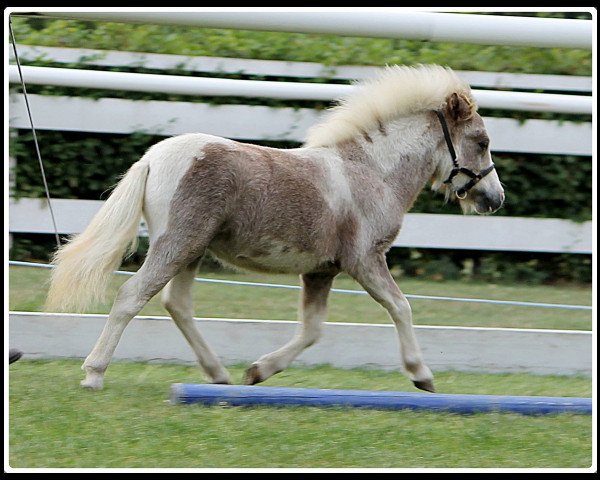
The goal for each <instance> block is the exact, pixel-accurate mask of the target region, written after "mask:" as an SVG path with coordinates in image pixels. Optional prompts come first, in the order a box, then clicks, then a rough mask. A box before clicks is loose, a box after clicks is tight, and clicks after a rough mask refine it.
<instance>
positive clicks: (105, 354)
mask: <svg viewBox="0 0 600 480" xmlns="http://www.w3.org/2000/svg"><path fill="white" fill-rule="evenodd" d="M198 250H200V251H203V249H198ZM197 257H198V254H197V253H195V252H190V251H189V250H184V249H180V248H177V244H176V243H175V239H174V238H172V237H168V236H164V237H161V238H159V239H158V241H157V242H156V243H155V244H154V245H151V247H150V249H149V250H148V255H147V257H146V260H145V261H144V263H143V265H142V266H141V267H140V269H139V270H138V271H137V272H136V273H135V274H134V275H133V276H132V277H131V278H129V279H128V280H127V281H126V282H125V283H124V284H123V285H122V286H121V288H120V289H119V292H118V294H117V297H116V299H115V301H114V303H113V306H112V308H111V310H110V314H109V315H108V320H107V321H106V324H105V326H104V329H103V330H102V333H101V334H100V338H98V341H97V342H96V345H95V346H94V348H93V349H92V352H91V353H90V354H89V355H88V357H87V358H86V359H85V361H84V363H83V365H82V369H83V370H85V372H86V378H85V380H83V381H82V382H81V385H82V386H83V387H86V388H94V389H100V388H102V386H103V382H104V372H105V370H106V368H107V367H108V364H109V363H110V360H111V358H112V356H113V353H114V351H115V349H116V348H117V344H118V343H119V340H120V338H121V335H122V334H123V331H124V330H125V327H126V326H127V324H128V323H129V321H130V320H131V319H132V318H133V317H134V316H135V315H137V313H138V312H139V311H140V310H141V309H142V308H143V307H144V305H146V303H148V301H149V300H150V299H151V298H152V297H154V295H156V294H157V293H158V292H159V291H160V290H161V289H162V288H163V287H164V286H165V285H166V284H167V282H168V281H169V280H171V279H172V278H173V277H174V276H175V275H176V274H177V273H178V272H179V270H180V269H181V268H182V266H185V265H188V264H189V263H190V262H191V260H192V259H194V258H197Z"/></svg>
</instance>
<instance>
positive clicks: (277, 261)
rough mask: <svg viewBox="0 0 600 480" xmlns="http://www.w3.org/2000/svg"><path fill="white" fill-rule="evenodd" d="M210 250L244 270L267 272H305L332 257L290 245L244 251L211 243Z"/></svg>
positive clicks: (223, 260)
mask: <svg viewBox="0 0 600 480" xmlns="http://www.w3.org/2000/svg"><path fill="white" fill-rule="evenodd" d="M209 250H210V252H211V253H212V254H213V255H215V256H216V257H217V258H218V259H219V260H221V261H222V262H224V263H226V264H229V265H233V266H235V267H238V268H241V269H245V270H255V271H259V272H268V273H296V274H301V273H307V272H312V271H315V270H318V269H319V267H321V266H322V265H324V264H327V263H328V262H330V261H331V260H332V259H329V258H322V257H320V256H319V255H316V254H314V253H312V252H303V251H299V250H295V249H293V248H291V247H283V248H280V249H275V250H272V251H268V252H265V251H252V250H250V251H246V250H237V251H236V250H232V249H228V248H223V246H221V245H211V246H210V247H209Z"/></svg>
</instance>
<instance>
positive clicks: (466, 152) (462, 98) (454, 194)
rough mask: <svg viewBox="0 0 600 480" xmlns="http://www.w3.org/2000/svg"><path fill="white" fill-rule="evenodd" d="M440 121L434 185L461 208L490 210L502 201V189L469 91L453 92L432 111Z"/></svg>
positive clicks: (488, 211)
mask: <svg viewBox="0 0 600 480" xmlns="http://www.w3.org/2000/svg"><path fill="white" fill-rule="evenodd" d="M435 116H436V117H437V118H435V119H434V120H433V121H434V122H437V123H438V124H439V131H440V132H441V135H440V141H439V144H438V148H437V150H436V157H437V158H439V164H438V168H437V170H436V173H435V176H434V182H433V188H434V189H435V190H440V191H442V192H443V193H445V195H446V199H447V200H449V199H457V200H458V201H459V203H460V205H461V208H462V209H463V212H465V213H469V212H476V213H479V214H489V213H493V212H495V211H496V210H498V209H499V208H500V207H501V206H502V203H503V202H504V190H503V188H502V185H501V183H500V179H499V178H498V173H497V172H496V169H495V168H494V164H493V162H492V156H491V153H490V138H489V136H488V133H487V131H486V128H485V125H484V123H483V119H482V118H481V116H480V115H479V114H478V113H477V106H476V104H475V102H474V100H473V98H472V97H471V95H470V93H466V92H458V93H456V92H455V93H452V94H451V95H449V96H448V97H447V100H446V103H445V105H444V106H443V107H442V108H441V109H440V110H437V111H436V112H435Z"/></svg>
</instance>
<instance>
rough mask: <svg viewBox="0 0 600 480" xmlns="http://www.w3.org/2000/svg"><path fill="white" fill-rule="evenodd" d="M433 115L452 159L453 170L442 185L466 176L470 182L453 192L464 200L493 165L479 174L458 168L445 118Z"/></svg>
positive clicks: (440, 113)
mask: <svg viewBox="0 0 600 480" xmlns="http://www.w3.org/2000/svg"><path fill="white" fill-rule="evenodd" d="M435 113H436V115H437V116H438V118H439V119H440V123H441V125H442V130H443V132H444V138H445V139H446V145H448V151H449V152H450V156H451V157H452V164H453V165H454V168H453V169H452V171H451V172H450V175H448V178H447V179H446V180H444V183H445V184H447V185H451V184H452V180H453V179H454V177H456V176H457V175H458V174H459V173H463V174H465V175H466V176H468V177H469V178H470V179H471V180H469V181H468V182H467V183H466V184H465V185H464V186H462V187H461V188H459V189H458V190H455V191H454V194H455V195H456V196H457V198H459V199H461V200H464V199H465V198H466V197H467V193H468V192H469V190H471V189H472V188H473V187H474V186H475V185H477V183H479V181H480V180H481V179H482V178H483V177H485V176H486V175H487V174H488V173H490V172H491V171H492V170H494V164H493V163H492V164H491V165H490V166H489V167H488V168H486V169H484V170H482V171H481V172H479V173H475V172H474V171H473V170H470V169H468V168H466V167H461V166H459V165H458V162H457V161H456V151H455V150H454V145H453V144H452V138H451V137H450V131H449V130H448V124H447V123H446V118H445V117H444V114H443V113H442V112H441V111H439V110H436V112H435Z"/></svg>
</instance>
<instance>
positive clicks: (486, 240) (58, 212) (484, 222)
mask: <svg viewBox="0 0 600 480" xmlns="http://www.w3.org/2000/svg"><path fill="white" fill-rule="evenodd" d="M101 205H102V202H101V201H96V200H65V199H55V200H53V202H52V206H53V209H54V214H55V217H56V223H57V228H58V231H59V233H61V234H72V233H79V232H81V231H83V229H84V228H85V227H86V226H87V225H88V223H89V222H90V220H91V219H92V217H93V216H94V214H95V213H96V212H97V211H98V209H99V208H100V206H101ZM9 230H10V231H11V232H14V233H17V232H29V233H45V234H50V233H54V227H53V225H52V222H51V218H50V213H49V211H48V205H47V202H46V200H44V199H38V198H23V199H20V200H14V199H11V200H10V210H9ZM439 232H444V234H443V235H440V234H439ZM141 234H142V235H144V234H145V227H144V226H143V225H142V227H141ZM393 245H394V246H395V247H419V248H442V249H467V250H498V251H519V252H555V253H583V254H590V253H592V222H585V223H582V224H577V223H574V222H571V221H568V220H559V219H551V218H550V219H547V218H519V217H475V216H468V217H463V216H460V215H438V214H417V213H413V214H408V215H406V217H405V219H404V226H403V227H402V231H401V232H400V235H398V237H397V238H396V240H395V241H394V244H393Z"/></svg>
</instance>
